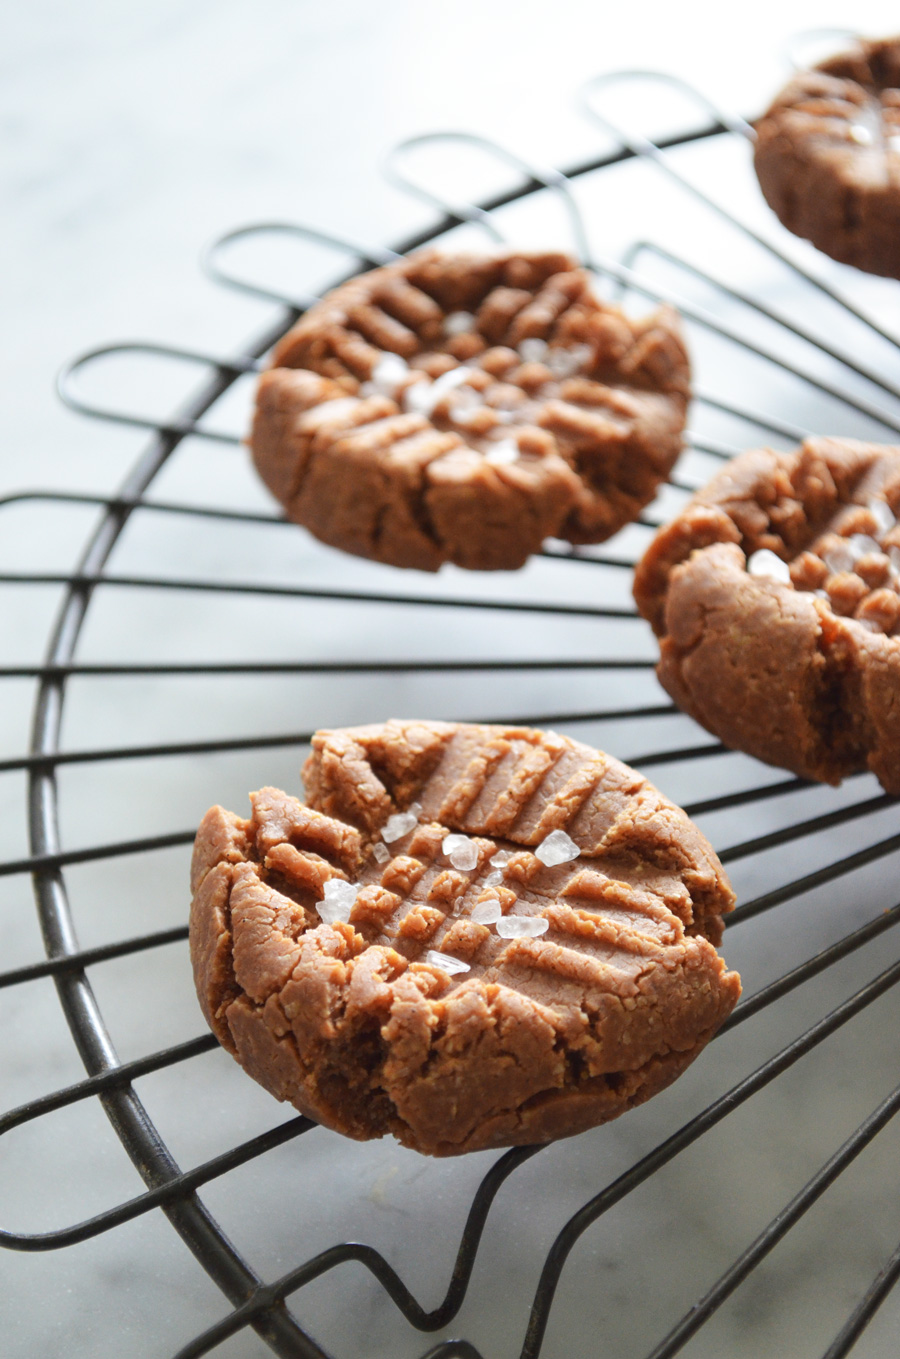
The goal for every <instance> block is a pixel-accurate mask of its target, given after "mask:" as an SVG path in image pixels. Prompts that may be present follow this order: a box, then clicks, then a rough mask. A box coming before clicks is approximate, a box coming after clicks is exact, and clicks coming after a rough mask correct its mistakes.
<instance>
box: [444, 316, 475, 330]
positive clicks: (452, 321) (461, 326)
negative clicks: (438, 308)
mask: <svg viewBox="0 0 900 1359" xmlns="http://www.w3.org/2000/svg"><path fill="white" fill-rule="evenodd" d="M474 329H475V317H474V316H473V315H472V313H471V312H470V311H451V312H450V313H449V314H448V315H447V316H445V317H444V334H445V335H467V334H468V333H469V331H471V330H474Z"/></svg>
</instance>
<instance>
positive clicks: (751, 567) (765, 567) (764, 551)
mask: <svg viewBox="0 0 900 1359" xmlns="http://www.w3.org/2000/svg"><path fill="white" fill-rule="evenodd" d="M747 571H748V573H749V574H750V575H751V576H764V577H768V579H770V580H779V581H782V582H783V583H784V584H785V585H787V584H789V583H790V579H791V570H790V567H789V566H788V564H787V562H785V561H782V560H781V558H780V557H778V556H776V555H775V553H774V552H770V551H769V549H768V548H767V547H761V548H760V549H759V551H758V552H754V553H752V555H751V556H750V557H748V558H747Z"/></svg>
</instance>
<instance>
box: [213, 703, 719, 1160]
mask: <svg viewBox="0 0 900 1359" xmlns="http://www.w3.org/2000/svg"><path fill="white" fill-rule="evenodd" d="M304 777H305V781H306V786H307V796H308V798H309V803H308V805H304V804H303V803H300V802H299V801H297V799H295V798H292V797H289V796H288V795H287V794H285V793H283V792H281V791H280V790H277V789H263V790H261V791H260V792H258V793H255V794H253V795H252V797H251V802H252V807H253V811H252V815H251V817H250V818H249V819H248V820H240V819H239V818H236V817H234V816H232V815H231V814H230V813H226V812H223V811H222V809H221V808H213V809H212V810H211V811H210V812H209V813H208V814H207V816H206V818H205V819H204V822H203V825H202V826H201V828H200V831H199V833H198V837H197V843H196V847H195V853H194V865H193V875H192V887H193V891H194V910H193V913H192V957H193V959H194V967H195V974H196V977H197V985H198V992H199V994H200V998H201V1003H202V1005H203V1007H204V1011H205V1013H206V1015H207V1018H208V1020H209V1022H210V1024H211V1026H212V1027H213V1029H214V1031H215V1032H216V1034H217V1035H218V1037H219V1038H220V1041H222V1042H223V1044H224V1045H225V1046H226V1047H228V1048H229V1049H230V1050H231V1051H232V1052H235V1053H236V1054H237V1055H238V1056H239V1060H241V1061H242V1062H243V1063H244V1065H246V1066H247V1067H248V1069H250V1070H251V1071H252V1073H253V1074H254V1075H256V1076H257V1078H258V1079H260V1080H262V1081H263V1083H264V1084H267V1085H269V1088H272V1089H273V1090H274V1091H275V1093H278V1094H279V1095H280V1096H281V1097H282V1098H290V1099H292V1100H293V1102H294V1103H295V1104H297V1107H299V1108H303V1109H305V1110H307V1111H308V1112H310V1113H312V1115H313V1116H314V1117H317V1118H320V1119H321V1120H322V1121H324V1122H326V1123H329V1124H330V1126H334V1127H337V1128H339V1129H340V1130H341V1131H345V1132H349V1133H350V1134H351V1135H353V1136H378V1135H381V1134H382V1133H383V1132H384V1131H387V1130H390V1131H394V1132H395V1133H396V1134H397V1135H398V1136H400V1137H401V1138H402V1140H404V1141H406V1142H407V1143H408V1144H409V1145H413V1146H417V1147H419V1148H420V1149H422V1150H426V1151H433V1152H438V1153H440V1154H445V1153H447V1152H450V1151H454V1150H462V1149H466V1148H469V1147H475V1146H489V1145H505V1144H507V1143H509V1142H516V1141H528V1140H542V1139H543V1138H546V1137H549V1136H558V1135H561V1133H562V1132H563V1131H577V1130H579V1129H580V1128H581V1127H585V1126H590V1124H591V1123H594V1122H598V1121H602V1119H603V1118H606V1117H612V1116H614V1112H621V1110H622V1108H624V1107H627V1103H628V1101H629V1100H631V1099H634V1100H636V1099H637V1098H638V1097H639V1092H640V1091H643V1095H640V1097H643V1098H645V1097H647V1095H649V1093H652V1090H653V1089H655V1088H658V1087H659V1085H660V1084H662V1083H665V1081H666V1080H667V1079H671V1078H672V1076H673V1075H674V1074H676V1067H677V1069H680V1065H678V1061H680V1062H682V1064H683V1061H685V1060H689V1058H688V1057H687V1056H686V1054H689V1053H690V1054H693V1053H694V1052H695V1051H697V1050H699V1046H701V1045H702V1043H703V1042H705V1041H706V1040H707V1039H708V1037H709V1036H710V1035H711V1033H712V1032H713V1031H714V1029H715V1028H716V1027H718V1024H719V1023H721V1021H722V1019H723V1018H724V1017H725V1015H726V1014H727V1013H728V1011H729V1010H730V1008H731V1007H732V1005H733V1004H734V1002H735V1000H736V998H737V995H738V992H739V984H738V981H737V978H736V977H735V975H734V974H733V973H726V971H725V968H724V964H723V963H722V960H721V959H720V958H719V957H718V955H717V954H716V951H715V948H714V947H713V946H712V944H711V943H710V940H713V941H717V940H718V939H719V937H720V936H721V929H722V914H723V913H724V912H727V911H729V910H731V908H732V906H733V893H732V891H731V888H730V885H729V884H728V880H727V878H726V877H725V875H724V872H723V871H722V868H721V865H720V864H719V862H718V860H717V858H716V856H715V854H714V853H713V851H712V849H711V848H710V846H709V844H708V843H707V842H706V840H705V839H704V837H703V836H702V835H701V834H700V832H699V831H698V830H697V829H696V827H695V826H693V825H692V823H691V822H690V821H689V820H688V818H687V817H686V816H685V814H684V813H683V812H682V811H680V809H678V808H677V807H675V806H674V805H673V804H672V803H670V802H668V800H667V799H665V798H664V797H662V796H661V794H659V793H658V792H657V791H656V790H655V789H654V788H653V787H652V786H651V785H650V784H649V783H647V781H646V780H645V779H643V778H642V777H641V776H640V775H638V774H636V773H635V772H634V771H632V770H629V769H627V768H626V766H624V765H622V764H620V763H619V762H618V761H616V760H613V759H612V758H610V757H609V756H605V755H603V754H602V753H600V752H598V751H595V750H591V749H590V748H589V747H586V746H582V745H580V744H579V743H577V742H574V741H570V740H568V739H567V738H565V737H562V736H558V735H556V734H555V733H552V732H547V733H542V732H537V731H533V730H530V729H523V728H501V727H481V726H474V725H465V724H458V725H457V724H448V723H434V722H389V723H386V724H384V725H379V726H372V727H360V728H351V729H347V730H342V731H334V732H321V733H319V734H318V735H317V736H316V738H315V740H314V743H313V753H312V755H311V756H310V759H309V761H308V763H307V766H306V769H305V771H304ZM598 1015H602V1016H604V1018H603V1021H602V1023H600V1022H599V1021H598ZM372 1024H376V1027H377V1028H378V1029H379V1031H380V1033H381V1039H380V1043H379V1057H378V1060H377V1062H374V1058H373V1056H372V1051H371V1047H370V1046H369V1045H367V1043H366V1042H361V1044H360V1047H359V1051H354V1050H353V1042H352V1035H353V1033H354V1032H355V1031H356V1029H357V1028H362V1029H365V1030H366V1032H369V1030H370V1029H371V1026H372ZM498 1026H499V1027H498ZM288 1033H290V1034H292V1035H293V1042H295V1043H296V1044H298V1047H297V1049H296V1051H297V1053H298V1054H299V1056H298V1058H297V1060H296V1061H295V1059H294V1058H293V1057H292V1058H291V1063H292V1065H283V1064H282V1062H281V1059H282V1058H284V1061H285V1062H287V1051H288V1050H287V1049H282V1048H281V1047H279V1048H278V1060H277V1061H276V1054H275V1053H274V1052H273V1051H269V1048H271V1045H272V1043H273V1042H274V1041H275V1040H276V1039H278V1041H279V1042H281V1041H283V1040H286V1038H287V1035H288ZM479 1034H480V1035H481V1036H482V1037H481V1038H479ZM504 1034H505V1036H504ZM482 1039H483V1041H484V1046H485V1053H486V1054H487V1053H488V1051H489V1050H490V1049H491V1048H492V1045H496V1047H497V1051H496V1053H494V1055H493V1056H491V1057H490V1059H488V1056H487V1055H486V1056H485V1063H486V1068H485V1071H483V1072H482V1071H480V1070H479V1060H480V1059H479V1057H478V1049H479V1044H480V1043H481V1041H482ZM529 1046H531V1047H533V1048H534V1051H535V1065H534V1070H533V1071H532V1072H530V1073H529V1074H526V1075H524V1076H523V1077H522V1080H524V1085H522V1081H521V1080H519V1078H518V1077H517V1078H516V1081H518V1084H517V1083H516V1081H514V1082H513V1085H512V1086H510V1088H509V1089H508V1090H506V1092H505V1093H504V1094H502V1096H501V1095H500V1093H499V1091H500V1088H501V1086H497V1087H496V1088H495V1089H494V1090H493V1091H492V1090H491V1081H492V1080H494V1079H499V1076H498V1075H497V1072H494V1074H493V1075H492V1074H491V1072H492V1069H493V1065H494V1063H495V1061H496V1062H497V1063H499V1064H500V1065H501V1066H502V1065H503V1064H504V1063H506V1065H507V1067H508V1066H509V1063H510V1061H512V1060H513V1054H515V1053H516V1052H518V1053H520V1054H521V1053H523V1052H524V1051H525V1050H526V1049H528V1047H529ZM568 1047H571V1052H572V1054H573V1055H571V1056H570V1057H569V1058H566V1057H565V1055H564V1051H563V1050H564V1049H566V1048H568ZM290 1050H291V1051H294V1049H293V1048H291V1049H290ZM576 1051H577V1052H578V1053H579V1056H578V1058H577V1060H576V1059H575V1057H574V1053H575V1052H576ZM669 1053H671V1054H673V1062H674V1065H673V1066H672V1067H671V1068H670V1067H668V1066H666V1065H665V1062H664V1061H663V1059H664V1058H665V1057H666V1054H669ZM312 1054H316V1056H315V1058H313V1056H312ZM674 1054H682V1057H681V1058H680V1059H678V1061H675V1059H674ZM338 1060H339V1061H340V1063H342V1064H343V1069H344V1070H345V1072H346V1071H351V1070H353V1071H356V1072H357V1074H356V1075H355V1076H354V1078H353V1079H354V1081H355V1082H356V1083H357V1085H360V1086H365V1094H363V1091H362V1090H361V1089H359V1090H357V1089H354V1090H348V1089H347V1088H345V1087H341V1089H340V1090H337V1089H336V1088H332V1086H333V1080H334V1076H333V1068H334V1063H335V1061H338ZM373 1062H374V1065H373ZM660 1062H663V1066H662V1067H660V1068H659V1069H657V1068H658V1066H659V1063H660ZM360 1063H363V1065H365V1064H366V1063H369V1066H368V1068H367V1070H368V1075H367V1076H366V1077H365V1079H364V1077H363V1074H362V1073H361V1072H359V1071H358V1070H357V1068H358V1066H359V1064H360ZM571 1063H574V1066H573V1067H571V1069H570V1065H567V1064H571ZM313 1068H314V1069H313ZM376 1068H377V1069H376ZM326 1069H327V1073H329V1074H327V1076H326ZM623 1070H624V1071H627V1072H630V1073H632V1074H631V1076H629V1078H628V1080H627V1081H625V1084H624V1085H623V1087H622V1092H621V1094H617V1090H618V1087H617V1086H616V1083H615V1081H612V1082H610V1081H609V1080H607V1079H606V1077H605V1076H604V1073H607V1074H608V1073H622V1072H623ZM667 1071H668V1072H669V1074H668V1076H667V1075H666V1072H667ZM279 1073H280V1074H279ZM373 1073H374V1074H373ZM453 1073H455V1074H453ZM509 1074H510V1073H509V1071H507V1077H508V1076H509ZM582 1077H583V1078H584V1079H583V1080H582ZM601 1077H603V1079H601ZM370 1078H371V1079H370ZM504 1079H506V1078H504ZM617 1079H618V1078H617ZM623 1079H624V1078H623ZM460 1081H462V1082H463V1084H462V1086H461V1085H460ZM592 1081H594V1082H595V1086H596V1088H595V1086H592V1085H591V1082H592ZM585 1082H586V1084H585ZM351 1083H352V1082H351ZM454 1083H455V1084H454ZM501 1085H502V1082H501ZM520 1085H521V1086H522V1088H521V1089H520V1088H519V1086H520ZM513 1086H514V1087H515V1088H513ZM469 1087H470V1088H469ZM526 1087H527V1092H526ZM453 1088H455V1090H456V1095H455V1096H454V1098H455V1099H456V1100H457V1104H458V1103H459V1102H460V1101H462V1100H464V1099H468V1100H469V1102H470V1109H469V1112H468V1113H467V1114H465V1116H460V1117H459V1118H457V1117H455V1116H454V1117H453V1118H448V1116H447V1101H448V1100H450V1096H451V1090H452V1089H453ZM466 1090H468V1093H467V1094H461V1093H460V1092H461V1091H463V1092H465V1091H466ZM541 1090H543V1091H544V1096H545V1098H546V1099H547V1100H548V1101H549V1102H550V1103H551V1104H552V1105H553V1108H552V1109H550V1108H549V1107H548V1109H547V1110H546V1111H545V1112H542V1113H541V1115H540V1117H538V1114H537V1112H536V1111H532V1113H530V1114H528V1115H527V1116H525V1115H523V1113H522V1109H521V1107H520V1106H521V1103H522V1101H523V1100H528V1099H531V1098H532V1097H533V1096H535V1095H537V1094H538V1093H539V1091H541ZM375 1092H377V1098H376V1097H375ZM569 1096H572V1097H575V1096H577V1097H578V1098H577V1099H576V1100H575V1103H576V1104H577V1105H578V1112H577V1113H575V1114H572V1115H570V1119H569V1122H570V1126H568V1128H566V1127H564V1126H563V1125H564V1123H565V1118H564V1117H563V1116H562V1115H559V1111H558V1110H557V1104H558V1103H559V1101H561V1100H564V1098H568V1097H569ZM551 1097H552V1098H551ZM489 1111H493V1113H492V1114H491V1118H493V1116H494V1115H496V1117H497V1119H498V1120H499V1121H497V1122H491V1118H488V1113H489ZM501 1114H502V1117H501ZM561 1120H562V1121H561ZM482 1125H485V1126H482Z"/></svg>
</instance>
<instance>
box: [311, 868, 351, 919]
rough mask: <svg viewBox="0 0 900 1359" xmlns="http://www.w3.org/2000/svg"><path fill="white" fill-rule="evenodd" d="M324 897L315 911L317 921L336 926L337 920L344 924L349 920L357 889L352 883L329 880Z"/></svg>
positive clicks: (341, 880)
mask: <svg viewBox="0 0 900 1359" xmlns="http://www.w3.org/2000/svg"><path fill="white" fill-rule="evenodd" d="M324 891H325V897H324V900H323V901H320V902H318V904H317V906H316V910H317V911H318V912H319V919H320V920H322V921H324V923H325V924H326V925H336V924H337V922H338V921H339V920H342V921H344V923H345V924H346V922H347V921H348V920H349V919H350V912H351V911H352V910H353V903H354V901H355V900H356V896H357V893H358V892H359V887H358V886H354V885H353V883H350V882H344V880H343V878H329V879H328V881H327V882H326V884H325V888H324Z"/></svg>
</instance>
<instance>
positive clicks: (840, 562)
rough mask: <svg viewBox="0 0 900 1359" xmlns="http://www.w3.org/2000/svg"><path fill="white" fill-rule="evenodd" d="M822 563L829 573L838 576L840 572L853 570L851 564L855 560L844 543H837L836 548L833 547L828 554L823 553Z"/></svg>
mask: <svg viewBox="0 0 900 1359" xmlns="http://www.w3.org/2000/svg"><path fill="white" fill-rule="evenodd" d="M823 561H824V562H825V565H826V566H827V567H828V570H829V571H831V572H833V573H834V574H836V575H840V574H841V572H842V571H852V570H853V563H854V562H855V561H856V558H855V557H854V555H853V553H852V552H851V551H850V549H849V547H848V546H847V544H846V543H839V544H838V546H837V547H833V548H832V549H831V551H830V552H826V553H825V556H824V558H823Z"/></svg>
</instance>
